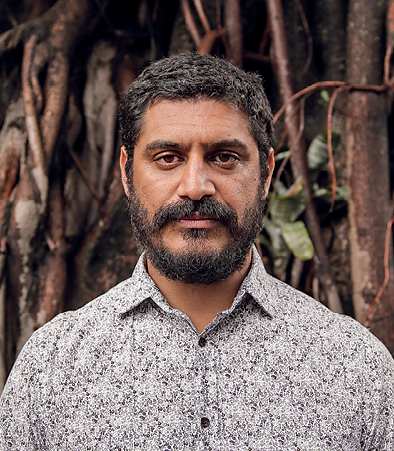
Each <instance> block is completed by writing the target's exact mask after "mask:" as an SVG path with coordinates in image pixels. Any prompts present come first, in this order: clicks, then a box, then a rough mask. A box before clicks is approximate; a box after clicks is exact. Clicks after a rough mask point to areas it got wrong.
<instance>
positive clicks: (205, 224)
mask: <svg viewBox="0 0 394 451" xmlns="http://www.w3.org/2000/svg"><path fill="white" fill-rule="evenodd" d="M176 222H177V223H178V224H179V225H180V226H182V227H185V228H188V229H207V228H210V227H213V226H214V225H215V224H217V222H218V220H217V219H216V218H215V217H210V216H205V215H201V214H200V213H192V214H191V215H189V216H188V217H186V218H182V219H178V220H177V221H176Z"/></svg>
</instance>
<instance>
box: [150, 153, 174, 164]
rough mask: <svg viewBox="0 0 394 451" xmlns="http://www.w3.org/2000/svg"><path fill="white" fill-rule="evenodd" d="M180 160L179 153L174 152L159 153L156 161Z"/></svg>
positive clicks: (166, 162) (163, 162)
mask: <svg viewBox="0 0 394 451" xmlns="http://www.w3.org/2000/svg"><path fill="white" fill-rule="evenodd" d="M179 160H180V158H179V157H178V156H177V155H173V154H166V155H159V156H158V157H157V158H156V159H155V161H157V162H159V163H161V164H172V163H177V162H178V161H179Z"/></svg>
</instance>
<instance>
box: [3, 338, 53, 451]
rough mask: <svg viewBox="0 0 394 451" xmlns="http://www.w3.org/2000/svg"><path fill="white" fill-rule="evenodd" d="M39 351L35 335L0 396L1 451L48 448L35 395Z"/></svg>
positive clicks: (37, 387)
mask: <svg viewBox="0 0 394 451" xmlns="http://www.w3.org/2000/svg"><path fill="white" fill-rule="evenodd" d="M39 355H40V350H39V348H38V347H37V346H36V344H35V340H34V335H33V337H32V338H30V340H29V341H28V343H27V344H26V345H25V346H24V348H23V349H22V351H21V353H20V355H19V357H18V359H17V361H16V362H15V364H14V367H13V369H12V370H11V373H10V374H9V376H8V379H7V382H6V384H5V386H4V390H3V393H2V395H1V398H0V451H5V450H18V451H33V450H40V451H43V450H46V449H47V447H46V445H45V443H44V439H42V438H41V434H40V421H39V418H37V415H36V413H35V409H34V406H33V405H32V397H37V396H38V395H39V390H40V382H39V375H40V373H42V365H40V362H39Z"/></svg>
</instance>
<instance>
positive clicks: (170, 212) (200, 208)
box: [152, 198, 238, 232]
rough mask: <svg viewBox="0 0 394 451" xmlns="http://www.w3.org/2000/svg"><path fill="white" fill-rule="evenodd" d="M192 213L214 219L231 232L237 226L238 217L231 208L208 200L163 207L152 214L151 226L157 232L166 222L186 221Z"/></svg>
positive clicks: (188, 200) (188, 201) (183, 202)
mask: <svg viewBox="0 0 394 451" xmlns="http://www.w3.org/2000/svg"><path fill="white" fill-rule="evenodd" d="M193 213H199V214H200V215H202V216H207V217H209V218H212V219H216V220H218V221H220V222H222V223H223V224H224V225H226V226H227V227H228V228H229V229H230V231H231V232H233V231H235V230H236V229H237V226H238V215H237V213H236V212H235V211H234V210H233V209H232V208H231V207H229V206H228V205H224V204H222V203H221V202H219V201H218V200H215V199H209V198H206V199H204V198H203V199H200V200H192V199H185V200H180V201H177V202H173V203H171V204H168V205H165V206H164V207H162V208H160V209H159V210H158V211H157V212H156V213H155V214H154V216H153V218H152V226H153V227H154V228H155V229H156V230H157V231H158V230H160V229H161V228H162V227H163V226H164V225H165V224H167V223H168V222H171V221H177V220H180V219H188V218H189V217H190V215H192V214H193Z"/></svg>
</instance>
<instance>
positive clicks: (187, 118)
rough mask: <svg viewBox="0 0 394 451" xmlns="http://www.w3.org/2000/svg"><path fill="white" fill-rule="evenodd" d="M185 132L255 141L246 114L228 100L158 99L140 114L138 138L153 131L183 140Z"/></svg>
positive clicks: (140, 138) (146, 136)
mask: <svg viewBox="0 0 394 451" xmlns="http://www.w3.org/2000/svg"><path fill="white" fill-rule="evenodd" d="M188 133H189V134H191V135H190V137H191V136H193V137H194V138H196V137H198V138H199V139H203V140H204V139H206V140H215V139H218V140H219V139H230V138H237V139H243V140H244V141H246V144H247V145H249V146H253V145H256V140H255V139H254V137H253V136H252V134H251V132H250V127H249V122H248V118H247V116H246V114H245V113H244V112H243V111H241V110H239V109H238V108H237V107H235V106H234V105H233V104H231V103H227V102H223V101H217V100H210V99H198V100H176V101H174V100H166V99H162V100H158V101H157V102H155V103H154V104H153V105H152V106H150V107H149V108H148V109H147V111H146V112H145V114H144V117H143V120H142V126H141V133H140V137H139V140H138V141H141V140H144V141H145V140H146V139H150V138H152V139H153V137H156V135H163V136H160V137H161V138H164V137H166V136H167V135H172V137H174V136H177V135H179V138H182V139H183V140H185V139H187V137H188ZM158 137H159V136H158ZM167 137H170V136H167Z"/></svg>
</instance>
